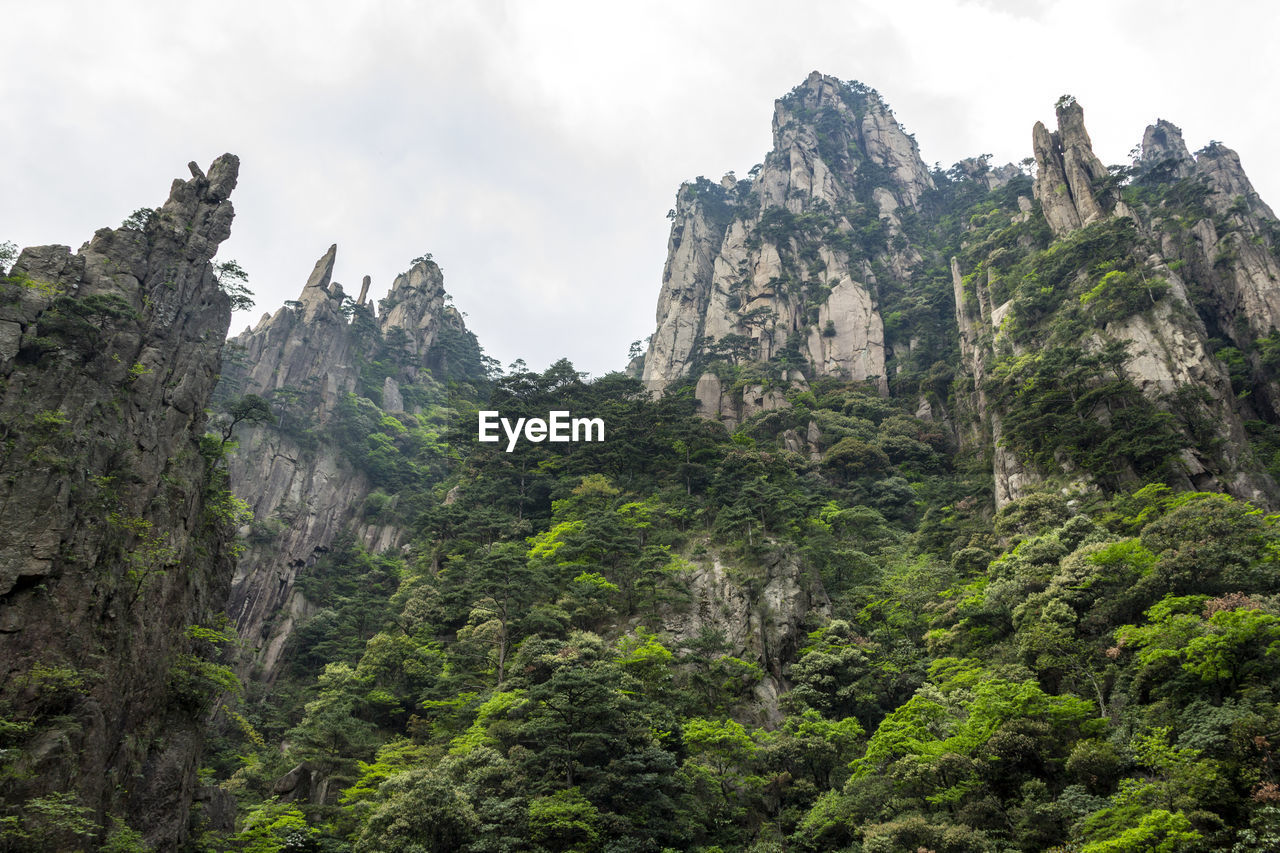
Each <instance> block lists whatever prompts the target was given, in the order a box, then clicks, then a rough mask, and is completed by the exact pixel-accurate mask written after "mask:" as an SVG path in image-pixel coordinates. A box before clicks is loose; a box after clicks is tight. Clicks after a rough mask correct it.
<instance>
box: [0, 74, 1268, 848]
mask: <svg viewBox="0 0 1280 853" xmlns="http://www.w3.org/2000/svg"><path fill="white" fill-rule="evenodd" d="M1048 103H1049V102H1048V101H1047V100H1046V105H1047V104H1048ZM1053 123H1054V125H1055V126H1054V127H1053V128H1052V129H1051V128H1049V127H1047V126H1046V125H1045V124H1042V123H1040V122H1035V123H1034V124H1033V123H1032V122H1031V121H1030V120H1028V122H1027V124H1028V126H1029V128H1030V134H1029V137H1028V138H1026V139H1025V141H1024V144H1025V151H1026V153H1027V157H1026V159H1025V160H1023V161H1022V162H1021V163H1020V164H1017V165H1015V164H1008V165H1004V166H997V165H994V164H992V163H991V162H989V159H988V158H986V157H974V158H970V159H967V160H963V161H961V162H959V163H956V164H955V165H954V166H952V167H951V168H949V169H945V170H944V169H941V168H929V167H927V166H926V165H925V164H924V162H923V161H922V160H921V158H920V154H919V149H918V147H917V145H916V142H915V140H914V139H913V138H912V137H911V136H910V135H909V134H907V133H906V132H905V131H904V130H903V128H902V125H901V124H899V122H898V120H897V119H896V118H895V116H894V114H893V112H892V111H891V110H890V109H889V107H888V105H887V103H886V101H885V99H884V98H882V97H881V96H880V95H879V94H878V93H877V92H875V91H874V90H872V89H871V88H869V87H867V86H865V85H863V84H860V83H855V82H846V81H842V80H839V79H836V78H834V77H829V76H824V75H822V74H819V73H816V72H815V73H814V74H812V75H810V76H809V77H808V78H807V79H806V80H805V81H804V82H803V83H801V84H800V85H799V86H798V87H796V88H795V89H794V90H793V91H791V92H790V93H789V94H787V95H785V96H784V97H783V98H781V99H780V100H778V101H777V102H776V103H775V105H774V110H773V147H772V149H771V150H770V151H769V152H768V153H766V154H765V155H764V159H763V160H762V162H761V163H760V164H759V165H757V166H755V167H754V168H752V169H751V171H750V173H749V174H748V176H747V177H745V178H742V179H739V178H738V177H737V176H736V175H733V174H728V175H725V176H724V177H723V178H721V179H720V180H719V181H712V180H708V179H706V178H703V177H700V178H696V179H695V180H693V181H691V182H689V183H686V184H684V185H683V186H681V187H680V188H679V190H678V192H677V195H676V205H675V207H674V209H673V210H672V212H671V219H672V224H671V233H670V238H669V241H668V257H667V261H666V264H665V266H664V268H663V270H662V276H661V288H660V291H659V292H658V294H657V296H658V302H657V316H656V327H655V330H654V333H653V335H652V337H651V338H650V339H649V341H648V343H647V346H645V347H642V348H640V349H643V352H640V353H639V354H638V355H637V352H636V351H633V353H632V355H633V358H632V361H631V363H630V364H629V365H627V367H626V370H624V371H619V372H616V373H611V374H608V375H606V376H603V377H600V378H597V379H594V380H590V381H588V380H587V379H586V377H585V376H584V375H583V374H582V373H580V372H579V371H577V370H576V369H575V368H574V366H573V365H572V364H571V363H570V362H569V361H568V360H561V361H558V362H556V363H555V364H552V365H550V366H549V367H548V368H547V369H545V370H543V371H541V372H539V371H534V370H530V369H528V367H527V365H525V364H524V363H523V362H522V361H517V362H515V363H514V364H512V365H511V366H510V367H509V368H508V369H507V370H506V371H503V370H501V369H500V368H499V367H498V365H497V364H496V363H495V362H494V361H493V360H492V359H490V358H488V357H487V356H485V355H484V352H483V350H482V349H481V347H480V344H479V342H478V341H477V340H476V337H475V336H474V335H473V334H472V333H471V332H470V331H469V330H468V329H467V327H466V324H465V322H464V315H463V314H462V312H461V311H459V310H458V309H457V308H455V307H454V305H453V303H452V299H451V298H450V296H449V295H448V294H447V293H446V292H445V289H444V279H443V275H442V273H441V270H440V268H439V266H437V265H436V263H435V261H434V260H433V258H432V256H431V255H429V254H425V255H422V256H421V257H418V258H415V259H413V260H411V261H409V263H408V264H407V267H408V268H407V271H406V272H404V273H402V274H400V275H399V276H397V277H396V278H395V279H394V280H393V281H391V282H389V286H388V289H387V291H386V296H385V297H383V298H381V299H372V298H370V291H371V289H373V288H374V287H375V282H373V281H372V280H371V278H370V277H368V276H365V277H363V280H362V281H361V283H360V286H359V288H358V289H357V288H354V287H353V288H350V289H348V288H344V287H343V286H342V285H341V284H339V283H338V282H336V281H334V276H335V269H336V265H337V258H338V254H337V252H338V250H337V246H331V247H330V248H329V249H328V250H327V251H326V252H324V253H323V254H322V255H321V257H320V259H319V260H318V261H317V262H316V263H315V266H314V268H313V269H312V271H311V273H310V275H309V276H307V277H306V278H305V283H304V284H303V286H302V288H301V291H300V293H299V295H298V298H297V299H294V300H289V301H288V302H285V303H284V304H283V305H282V306H279V307H278V308H276V309H275V310H274V311H273V312H270V313H267V314H265V315H263V316H262V318H261V320H259V321H258V323H257V324H256V325H255V326H253V327H252V328H247V329H245V330H244V331H243V332H241V333H240V334H239V335H237V336H235V337H233V338H231V339H230V340H226V339H225V335H226V331H227V324H228V320H229V316H230V308H231V306H232V304H233V303H234V304H237V305H241V306H242V305H243V304H244V301H245V300H246V298H247V297H246V294H245V292H244V286H243V279H244V276H245V272H244V271H243V270H242V269H241V268H240V267H239V265H238V264H237V263H235V262H234V261H229V260H217V259H215V255H216V252H217V250H218V246H219V244H220V243H221V242H222V241H223V240H225V239H226V237H227V236H228V234H229V229H230V223H231V217H232V208H231V203H230V201H229V200H228V196H229V195H230V193H231V191H232V189H233V188H234V186H235V183H236V176H237V165H238V164H237V161H236V159H235V158H234V157H231V156H230V155H225V156H223V157H221V158H219V159H218V160H216V161H215V162H214V163H213V165H212V166H211V167H210V168H209V170H208V172H207V173H205V172H202V171H201V170H200V169H199V168H198V167H197V166H196V165H195V164H192V165H191V169H190V170H191V178H190V179H189V180H179V181H176V182H175V183H174V184H173V188H172V190H171V194H170V197H169V200H168V201H167V202H165V204H164V205H162V206H161V207H160V208H158V209H156V210H148V209H143V210H139V211H137V212H135V213H134V214H133V215H132V216H130V217H129V218H128V219H127V220H126V221H125V223H124V225H123V226H122V227H121V228H119V229H103V230H101V231H99V232H97V233H96V234H95V235H94V237H93V239H92V240H91V241H90V242H89V243H86V244H85V245H84V246H83V247H82V248H81V249H80V250H79V251H78V252H76V253H74V254H73V253H72V252H71V251H70V250H69V249H68V248H66V247H63V246H45V247H37V248H32V249H27V250H25V251H23V252H22V253H21V254H20V255H17V256H16V257H14V256H13V253H10V252H9V251H8V246H7V244H0V261H2V262H3V263H6V264H9V268H8V269H3V270H0V273H3V275H0V376H2V377H3V379H4V384H3V386H0V436H2V437H3V442H2V443H0V469H2V473H3V476H2V477H0V505H2V506H3V509H4V511H3V513H0V672H3V680H2V681H0V851H5V852H6V853H7V851H36V850H41V851H42V850H88V849H102V850H111V851H124V850H131V851H142V850H165V851H170V850H175V851H176V850H181V851H196V852H197V853H206V852H207V853H213V852H214V851H219V853H221V851H228V850H245V851H256V853H276V852H277V851H353V853H374V851H377V853H382V852H383V851H405V853H408V852H409V851H414V853H420V851H469V853H481V851H531V853H552V851H608V853H666V851H677V850H679V851H686V850H687V851H698V853H711V851H730V850H735V851H737V850H741V851H753V853H763V851H771V852H772V851H800V853H818V851H827V850H838V851H851V852H852V851H865V852H866V853H870V851H896V850H916V851H934V853H970V852H971V851H983V853H1012V851H1028V853H1030V851H1052V850H1073V851H1080V853H1106V851H1139V850H1169V851H1173V850H1178V851H1201V850H1204V851H1208V850H1231V851H1234V853H1255V851H1256V853H1262V851H1270V850H1274V849H1276V845H1277V841H1276V839H1277V838H1280V807H1278V806H1277V803H1280V779H1278V778H1277V777H1276V770H1275V763H1276V758H1275V755H1274V752H1275V747H1274V744H1273V741H1275V739H1276V731H1277V730H1278V728H1277V727H1278V726H1280V710H1278V709H1280V687H1278V686H1277V685H1280V656H1277V654H1276V649H1277V648H1280V566H1278V565H1277V555H1278V554H1280V530H1278V529H1277V526H1276V517H1275V516H1274V515H1270V514H1268V513H1271V512H1274V511H1275V510H1276V509H1277V508H1278V507H1280V488H1278V487H1277V478H1278V477H1280V384H1277V383H1278V381H1280V222H1277V220H1276V218H1275V216H1274V214H1273V213H1272V211H1271V209H1270V208H1269V207H1268V206H1267V205H1266V204H1265V203H1264V202H1263V201H1262V199H1261V198H1259V196H1258V194H1257V192H1256V191H1255V190H1254V188H1253V186H1252V184H1251V183H1250V181H1249V179H1248V177H1247V176H1246V174H1245V172H1244V170H1243V168H1242V166H1241V162H1240V158H1239V157H1238V156H1237V155H1236V153H1235V152H1233V151H1232V150H1231V149H1229V148H1226V147H1225V146H1223V145H1222V144H1220V143H1216V142H1215V143H1210V144H1209V145H1208V146H1207V147H1205V148H1202V149H1200V150H1198V151H1194V152H1193V151H1191V150H1190V149H1189V148H1188V146H1187V144H1186V143H1185V142H1184V140H1183V138H1182V133H1181V131H1180V130H1179V128H1178V127H1177V126H1176V125H1175V124H1173V123H1172V122H1170V121H1168V120H1165V119H1159V120H1157V121H1156V122H1155V123H1154V124H1151V125H1149V126H1147V127H1146V129H1145V131H1144V132H1142V133H1141V134H1139V133H1138V132H1137V131H1138V128H1140V127H1141V123H1136V124H1135V126H1134V130H1135V134H1134V136H1135V140H1136V139H1137V138H1138V136H1139V135H1140V137H1141V145H1140V147H1139V148H1138V149H1137V156H1136V157H1135V158H1134V159H1133V161H1132V162H1129V163H1123V164H1110V165H1108V164H1106V163H1104V162H1103V160H1102V159H1100V157H1099V156H1098V155H1097V153H1095V151H1094V150H1093V144H1092V141H1091V139H1090V135H1089V132H1088V129H1087V127H1086V114H1085V110H1084V107H1083V106H1082V105H1081V104H1080V103H1078V102H1077V101H1076V100H1075V99H1074V98H1072V97H1070V96H1063V97H1061V98H1060V99H1059V100H1058V101H1057V104H1056V118H1055V121H1054V122H1053ZM10 262H11V263H10ZM305 271H306V267H305V266H300V267H299V270H298V272H299V280H300V281H303V277H302V273H304V272H305ZM655 273H656V271H655ZM379 286H380V285H379ZM352 294H356V295H355V296H353V295H352ZM549 423H550V424H551V425H552V426H551V427H549V426H548V424H549ZM567 423H581V424H599V425H600V428H601V434H602V437H603V440H598V439H597V438H595V437H593V438H592V439H591V440H590V441H560V440H554V441H553V440H542V439H544V438H547V436H546V433H547V432H548V430H551V431H552V432H554V429H555V427H554V425H555V424H562V425H563V424H567ZM486 424H489V425H490V427H492V429H494V430H496V429H497V426H496V425H497V424H503V425H505V426H504V427H503V429H504V431H505V435H506V436H507V440H505V441H492V440H485V438H486V436H485V429H486V427H485V425H486ZM512 425H524V431H523V433H521V432H520V429H521V427H520V426H512ZM495 434H496V433H495ZM492 437H493V435H490V436H489V438H492ZM517 437H521V440H519V441H517V440H516V438H517Z"/></svg>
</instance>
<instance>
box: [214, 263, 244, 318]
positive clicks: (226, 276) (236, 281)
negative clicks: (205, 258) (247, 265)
mask: <svg viewBox="0 0 1280 853" xmlns="http://www.w3.org/2000/svg"><path fill="white" fill-rule="evenodd" d="M211 266H212V267H213V275H214V277H215V278H217V279H218V287H220V288H222V292H223V293H225V294H227V296H228V297H230V299H231V310H232V311H248V310H249V309H250V308H252V307H253V304H254V303H253V291H251V290H250V289H249V274H248V273H247V272H245V270H244V267H242V266H240V264H239V262H237V261H235V260H226V261H214V262H213V263H212V265H211Z"/></svg>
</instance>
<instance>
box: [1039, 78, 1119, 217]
mask: <svg viewBox="0 0 1280 853" xmlns="http://www.w3.org/2000/svg"><path fill="white" fill-rule="evenodd" d="M1057 116H1058V129H1057V130H1056V131H1054V132H1053V133H1050V132H1049V130H1048V129H1047V128H1046V127H1045V126H1044V124H1043V123H1042V122H1036V124H1035V127H1034V128H1032V131H1031V142H1032V148H1033V149H1034V153H1035V158H1036V182H1035V190H1034V191H1035V196H1036V198H1037V199H1038V200H1039V201H1040V204H1041V206H1042V207H1043V209H1044V216H1045V219H1046V220H1048V222H1049V227H1050V228H1051V229H1052V230H1053V233H1054V235H1055V236H1061V235H1063V234H1067V233H1069V232H1071V231H1074V230H1076V229H1077V228H1080V227H1082V226H1084V225H1089V224H1090V223H1093V222H1096V221H1097V220H1099V219H1101V218H1102V217H1103V216H1104V215H1105V213H1106V211H1105V210H1104V205H1103V201H1102V200H1100V199H1099V198H1098V196H1097V190H1096V186H1097V184H1098V183H1099V182H1101V181H1102V180H1104V179H1105V178H1107V177H1108V172H1107V167H1106V166H1104V165H1103V163H1102V161H1101V160H1099V159H1098V157H1097V156H1096V155H1095V154H1094V153H1093V142H1092V141H1091V140H1090V139H1089V132H1088V131H1087V130H1086V129H1085V126H1084V109H1083V108H1082V107H1081V106H1080V104H1079V103H1077V102H1076V99H1075V98H1072V97H1071V96H1069V95H1064V96H1063V97H1062V98H1060V99H1059V100H1058V104H1057Z"/></svg>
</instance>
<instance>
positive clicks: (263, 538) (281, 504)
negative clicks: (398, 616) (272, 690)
mask: <svg viewBox="0 0 1280 853" xmlns="http://www.w3.org/2000/svg"><path fill="white" fill-rule="evenodd" d="M336 256H337V247H336V246H331V247H330V248H329V250H328V251H327V252H326V253H325V254H324V255H323V256H322V257H321V258H320V260H319V261H317V262H316V265H315V269H314V270H313V271H312V273H311V276H310V277H309V278H308V280H307V283H306V285H305V286H304V287H303V289H302V293H301V294H300V295H299V297H298V299H297V300H296V301H294V302H292V303H286V305H285V306H284V307H282V308H280V309H279V310H278V311H277V312H276V313H275V314H274V315H272V316H264V317H263V318H262V320H261V321H259V323H258V325H257V326H256V327H255V328H253V329H252V330H246V331H244V332H243V333H241V334H240V335H239V336H237V337H236V338H233V339H232V341H231V349H232V350H233V351H235V352H237V353H238V354H237V355H236V357H235V358H234V359H229V364H228V365H227V367H226V368H225V369H224V372H223V383H224V384H223V387H222V388H220V389H219V393H220V394H222V395H225V396H234V395H239V394H258V395H261V396H263V397H265V398H267V399H268V400H269V401H271V403H272V405H273V407H274V408H275V409H276V411H277V412H278V413H279V416H280V423H279V424H278V425H277V426H260V427H254V428H250V429H246V430H243V432H242V434H241V436H240V443H239V447H238V448H237V450H236V451H235V452H234V453H233V454H232V456H231V458H230V463H229V464H230V472H231V482H232V487H233V488H234V490H235V492H236V494H237V495H238V496H239V497H241V498H242V499H243V500H245V501H247V502H248V503H249V506H250V508H251V510H252V511H253V516H254V520H253V524H252V525H251V527H250V529H249V530H248V531H246V532H247V533H248V541H249V546H248V548H247V550H246V551H245V553H244V554H243V556H242V557H241V559H240V562H239V565H238V568H237V571H236V576H235V581H234V584H233V586H232V591H231V598H230V602H229V604H228V613H229V614H230V615H231V617H232V619H234V621H235V624H236V628H237V631H238V632H239V634H240V636H241V638H242V639H243V640H244V641H245V642H246V644H247V646H248V648H249V650H250V655H249V657H248V658H246V660H245V661H244V664H245V669H246V674H248V675H252V676H254V677H258V678H262V679H265V680H271V679H273V678H274V677H275V674H276V672H277V671H278V668H279V665H280V661H281V654H282V653H283V652H284V650H285V646H286V643H287V642H288V639H289V637H290V636H291V635H292V633H293V630H294V628H295V627H296V626H297V624H298V623H299V622H300V621H301V620H303V619H305V618H306V617H308V616H309V615H310V614H311V612H312V610H313V607H312V604H311V603H310V602H308V601H307V600H306V598H305V597H304V596H303V595H302V594H301V593H300V592H299V591H297V590H296V589H295V588H294V582H295V581H296V580H297V578H298V576H299V574H300V573H301V572H304V571H305V570H306V569H307V568H308V567H310V566H312V565H314V564H315V562H316V560H317V559H319V558H320V556H322V555H323V554H324V553H326V552H327V551H328V550H329V547H330V545H331V544H332V543H333V541H334V539H335V537H337V536H338V535H340V534H342V533H351V534H352V535H354V536H355V538H356V540H357V541H359V542H361V543H362V544H363V545H364V546H365V547H367V548H369V549H371V550H375V551H379V550H386V549H388V548H392V547H395V546H396V545H397V544H398V543H399V542H400V541H401V540H402V539H403V538H404V531H402V530H401V529H400V528H399V527H398V526H396V525H394V524H385V523H374V522H370V523H366V522H365V521H364V520H363V519H362V514H361V510H362V507H363V505H364V502H365V499H366V498H368V497H369V495H370V493H371V492H372V491H373V483H372V482H371V481H370V479H369V477H368V476H367V475H366V473H365V472H363V471H361V470H360V469H359V468H358V467H357V466H356V465H355V464H354V463H353V461H352V459H351V457H350V455H349V454H348V453H346V452H344V449H343V448H342V447H339V446H338V445H337V444H336V443H335V442H334V441H332V440H330V438H329V435H330V434H331V432H332V426H333V424H334V422H335V419H336V418H338V417H339V407H340V405H341V404H342V403H343V401H344V400H345V399H346V398H347V395H350V394H356V395H358V396H364V397H366V398H373V399H370V400H368V402H369V404H370V405H373V404H374V403H376V404H378V405H379V406H380V408H381V409H382V411H384V412H388V413H392V412H402V411H404V410H405V409H406V407H407V406H408V405H409V404H407V403H406V402H405V398H404V395H403V394H402V386H409V385H413V384H414V383H419V384H420V383H422V382H430V378H429V373H428V372H427V369H428V368H432V369H437V370H438V369H447V368H448V366H449V361H450V359H451V358H453V357H454V356H451V355H450V353H451V350H450V348H449V346H447V344H448V343H449V341H450V340H451V338H450V336H453V339H454V340H456V339H458V338H469V333H468V332H467V331H466V327H465V325H464V324H463V322H462V317H461V315H460V314H459V313H458V312H457V311H456V310H455V309H454V308H453V307H452V306H451V305H449V304H448V302H447V300H448V297H447V295H446V293H445V290H444V279H443V277H442V276H441V274H440V268H439V267H438V266H436V265H435V264H434V263H432V262H431V261H429V260H421V261H418V262H416V263H415V264H414V265H413V267H412V268H411V269H410V270H409V271H408V272H405V273H403V274H401V275H399V276H397V277H396V279H395V282H394V283H393V284H392V287H391V290H390V292H389V293H388V295H387V296H386V298H384V299H383V300H381V303H380V309H381V312H380V316H378V317H375V316H374V315H373V313H372V312H371V311H370V310H369V309H368V308H367V307H366V306H365V298H367V295H368V286H369V282H368V277H367V276H366V277H365V281H364V283H363V284H362V287H361V297H362V298H361V299H360V300H358V301H357V302H354V303H353V302H352V301H351V300H350V298H349V297H347V296H346V295H345V293H344V292H343V290H342V288H341V286H340V285H338V284H337V283H334V282H332V277H333V267H334V262H335V259H336ZM378 358H382V359H384V360H385V359H390V360H392V361H394V362H396V363H398V364H400V365H401V366H400V368H399V372H398V373H397V375H396V376H385V377H382V378H380V379H372V378H369V377H362V374H361V369H362V367H365V366H368V365H370V364H371V363H372V362H374V361H375V360H376V359H378ZM366 386H367V387H366Z"/></svg>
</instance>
